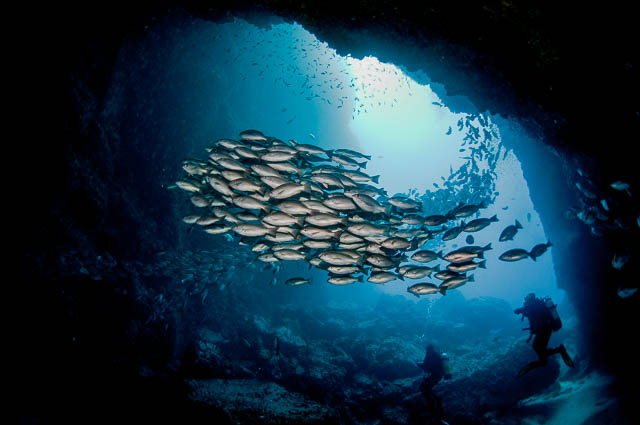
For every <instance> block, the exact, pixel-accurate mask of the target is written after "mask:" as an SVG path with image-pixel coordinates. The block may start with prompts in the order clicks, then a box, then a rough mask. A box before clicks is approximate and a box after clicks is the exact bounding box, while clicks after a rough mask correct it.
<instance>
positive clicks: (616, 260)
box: [611, 254, 630, 270]
mask: <svg viewBox="0 0 640 425" xmlns="http://www.w3.org/2000/svg"><path fill="white" fill-rule="evenodd" d="M629 258H630V257H629V256H628V255H617V254H614V255H613V258H612V259H611V267H613V268H614V269H616V270H621V269H622V267H624V265H625V264H627V261H629Z"/></svg>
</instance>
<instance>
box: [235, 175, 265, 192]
mask: <svg viewBox="0 0 640 425" xmlns="http://www.w3.org/2000/svg"><path fill="white" fill-rule="evenodd" d="M229 187H230V188H232V189H234V190H237V191H239V192H258V193H260V194H264V193H265V188H264V186H262V185H260V184H258V183H256V182H255V181H253V180H251V179H245V178H239V179H235V180H232V181H230V182H229Z"/></svg>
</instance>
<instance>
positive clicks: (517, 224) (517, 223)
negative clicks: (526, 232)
mask: <svg viewBox="0 0 640 425" xmlns="http://www.w3.org/2000/svg"><path fill="white" fill-rule="evenodd" d="M516 228H517V229H522V224H520V222H519V221H518V220H516Z"/></svg>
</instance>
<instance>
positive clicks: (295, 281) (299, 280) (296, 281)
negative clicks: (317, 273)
mask: <svg viewBox="0 0 640 425" xmlns="http://www.w3.org/2000/svg"><path fill="white" fill-rule="evenodd" d="M284 283H285V284H286V285H289V286H299V285H304V284H305V283H309V284H311V280H309V279H308V278H305V277H292V278H291V279H287V280H286V281H285V282H284Z"/></svg>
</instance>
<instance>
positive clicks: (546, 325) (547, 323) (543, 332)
mask: <svg viewBox="0 0 640 425" xmlns="http://www.w3.org/2000/svg"><path fill="white" fill-rule="evenodd" d="M513 312H514V313H515V314H522V315H523V316H524V317H526V318H527V319H529V330H530V331H531V334H533V335H535V338H534V339H533V350H534V351H535V352H536V354H537V355H538V360H536V361H533V362H531V363H529V364H527V365H526V366H525V367H523V368H522V369H521V370H520V372H519V373H518V376H523V375H525V374H526V373H528V372H529V371H531V370H532V369H535V368H537V367H541V366H544V365H546V364H547V359H548V358H549V356H551V355H553V354H558V353H560V354H561V355H562V359H563V360H564V362H565V363H566V364H567V366H570V367H573V361H572V360H571V358H570V357H569V355H568V354H567V350H566V349H565V347H564V345H562V344H560V345H559V346H557V347H555V348H547V344H549V339H550V338H551V333H552V332H553V324H552V321H553V318H552V317H551V313H549V310H548V309H547V306H546V305H545V303H544V301H542V300H541V299H540V298H533V297H532V298H531V299H526V300H525V303H524V305H523V306H522V307H520V308H517V309H515V310H514V311H513Z"/></svg>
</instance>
